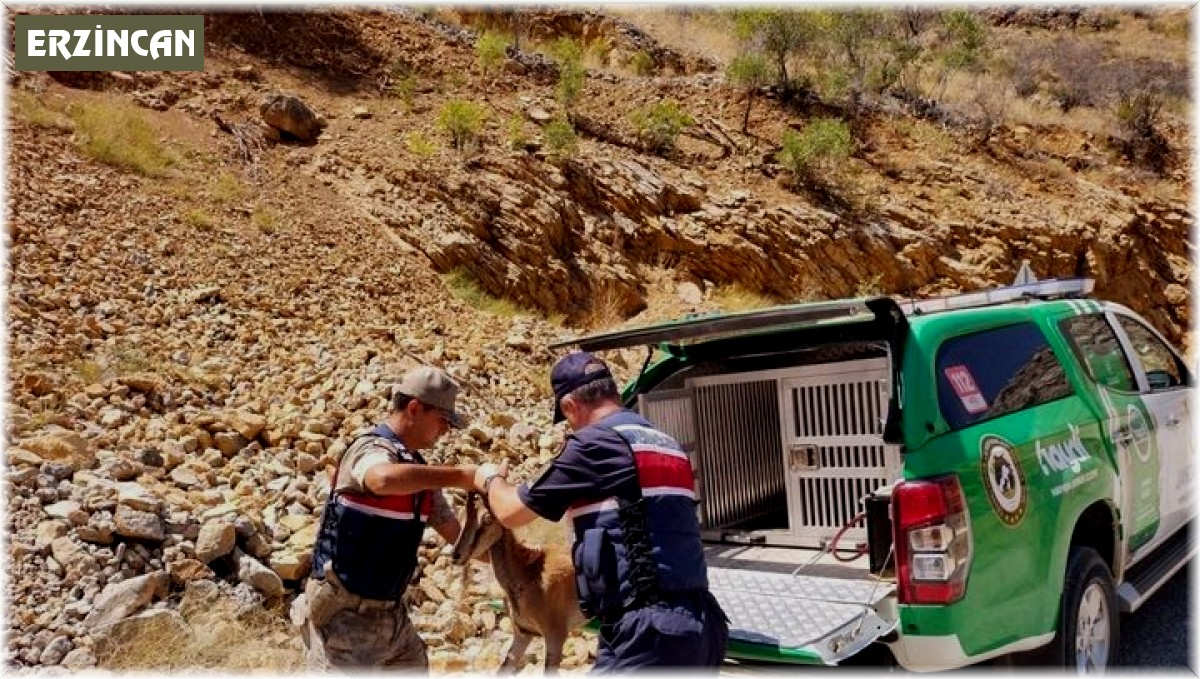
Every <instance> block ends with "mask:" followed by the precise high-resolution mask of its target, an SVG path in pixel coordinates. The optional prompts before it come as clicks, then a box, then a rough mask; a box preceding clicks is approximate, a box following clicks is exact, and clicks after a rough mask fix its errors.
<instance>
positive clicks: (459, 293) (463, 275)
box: [442, 268, 528, 318]
mask: <svg viewBox="0 0 1200 679" xmlns="http://www.w3.org/2000/svg"><path fill="white" fill-rule="evenodd" d="M442 281H443V282H445V284H446V287H447V288H449V289H450V292H452V293H453V294H454V296H455V297H457V298H459V299H461V300H462V301H463V302H465V303H466V304H468V305H470V306H472V307H474V308H476V309H479V310H480V311H484V312H487V313H489V314H493V315H496V316H503V317H505V318H513V317H516V316H525V315H528V314H527V313H526V312H525V310H523V309H522V308H521V307H519V306H517V305H516V304H514V303H512V302H510V301H509V300H507V299H501V298H497V297H493V296H492V295H490V294H488V293H487V292H486V291H485V290H484V289H483V286H482V285H481V284H480V282H479V279H478V278H476V277H475V275H474V274H472V273H471V272H470V271H468V270H467V269H464V268H459V269H454V270H453V271H449V272H447V273H444V274H442Z"/></svg>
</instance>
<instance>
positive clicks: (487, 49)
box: [475, 31, 508, 76]
mask: <svg viewBox="0 0 1200 679" xmlns="http://www.w3.org/2000/svg"><path fill="white" fill-rule="evenodd" d="M507 49H508V39H507V38H505V37H504V36H503V35H500V34H499V33H493V32H491V31H487V32H485V33H484V34H483V35H481V36H479V39H478V40H476V41H475V60H476V61H477V62H479V70H480V71H483V74H484V75H488V76H490V75H492V74H494V73H495V72H496V71H497V70H498V69H499V68H500V66H501V65H502V64H503V63H504V55H505V51H506V50H507Z"/></svg>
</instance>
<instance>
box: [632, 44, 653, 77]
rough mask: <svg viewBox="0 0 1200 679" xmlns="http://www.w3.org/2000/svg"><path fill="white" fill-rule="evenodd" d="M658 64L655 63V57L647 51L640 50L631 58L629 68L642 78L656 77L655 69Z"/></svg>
mask: <svg viewBox="0 0 1200 679" xmlns="http://www.w3.org/2000/svg"><path fill="white" fill-rule="evenodd" d="M656 66H657V64H655V63H654V57H652V56H650V53H649V52H647V51H646V50H638V51H637V52H634V54H633V56H632V57H630V58H629V68H631V69H633V72H634V73H635V74H637V75H640V76H643V77H644V76H648V75H654V69H655V67H656Z"/></svg>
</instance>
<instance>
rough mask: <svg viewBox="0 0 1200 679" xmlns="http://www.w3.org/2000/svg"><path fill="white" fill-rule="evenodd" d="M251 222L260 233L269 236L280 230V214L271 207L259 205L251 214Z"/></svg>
mask: <svg viewBox="0 0 1200 679" xmlns="http://www.w3.org/2000/svg"><path fill="white" fill-rule="evenodd" d="M250 223H251V224H253V225H254V228H256V229H258V231H259V232H260V233H262V234H263V235H265V236H269V235H271V234H273V233H275V232H276V231H278V230H279V216H278V215H276V214H275V211H274V210H272V209H271V208H270V207H266V206H263V205H259V206H258V207H256V208H254V212H253V213H252V214H251V215H250Z"/></svg>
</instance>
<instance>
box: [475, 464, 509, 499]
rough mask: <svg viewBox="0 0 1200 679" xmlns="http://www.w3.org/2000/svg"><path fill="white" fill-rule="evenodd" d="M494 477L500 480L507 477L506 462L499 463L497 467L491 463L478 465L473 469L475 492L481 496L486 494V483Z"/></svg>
mask: <svg viewBox="0 0 1200 679" xmlns="http://www.w3.org/2000/svg"><path fill="white" fill-rule="evenodd" d="M494 476H499V477H500V478H502V479H503V478H505V477H507V476H508V460H505V461H503V462H501V463H500V466H499V467H497V466H496V465H494V464H492V463H491V462H485V463H483V464H481V465H479V466H478V467H477V468H476V469H475V492H477V493H479V494H481V495H483V494H485V493H487V481H488V479H490V478H492V477H494Z"/></svg>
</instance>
